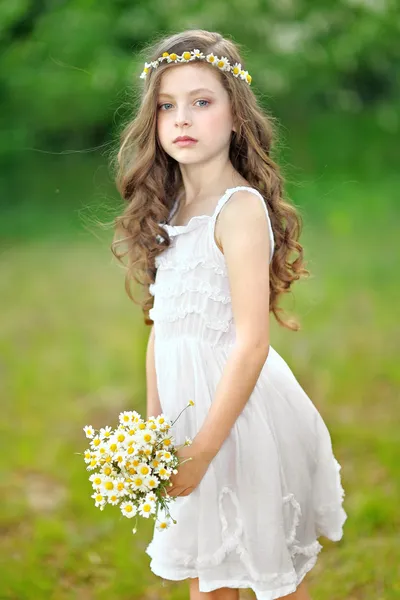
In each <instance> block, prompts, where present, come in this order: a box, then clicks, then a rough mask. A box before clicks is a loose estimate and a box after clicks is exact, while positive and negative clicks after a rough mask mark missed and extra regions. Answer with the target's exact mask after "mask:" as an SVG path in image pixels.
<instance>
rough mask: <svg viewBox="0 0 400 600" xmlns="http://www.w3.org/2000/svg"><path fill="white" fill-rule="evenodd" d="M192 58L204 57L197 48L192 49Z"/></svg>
mask: <svg viewBox="0 0 400 600" xmlns="http://www.w3.org/2000/svg"><path fill="white" fill-rule="evenodd" d="M192 54H193V58H205V56H204V54H203V53H202V52H200V50H198V49H197V48H195V49H194V50H192Z"/></svg>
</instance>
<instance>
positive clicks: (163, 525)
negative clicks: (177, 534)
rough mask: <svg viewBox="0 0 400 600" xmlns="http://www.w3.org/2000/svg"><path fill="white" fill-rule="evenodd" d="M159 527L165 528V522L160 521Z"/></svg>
mask: <svg viewBox="0 0 400 600" xmlns="http://www.w3.org/2000/svg"><path fill="white" fill-rule="evenodd" d="M160 528H161V529H166V528H167V524H166V522H165V521H163V522H162V523H160Z"/></svg>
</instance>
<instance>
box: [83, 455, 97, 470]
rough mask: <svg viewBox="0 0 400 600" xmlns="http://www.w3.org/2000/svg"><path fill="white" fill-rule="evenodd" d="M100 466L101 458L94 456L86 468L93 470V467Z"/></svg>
mask: <svg viewBox="0 0 400 600" xmlns="http://www.w3.org/2000/svg"><path fill="white" fill-rule="evenodd" d="M98 466H99V459H98V458H97V457H94V456H92V458H91V459H90V463H89V464H88V466H87V467H86V469H87V470H88V471H93V469H97V467H98Z"/></svg>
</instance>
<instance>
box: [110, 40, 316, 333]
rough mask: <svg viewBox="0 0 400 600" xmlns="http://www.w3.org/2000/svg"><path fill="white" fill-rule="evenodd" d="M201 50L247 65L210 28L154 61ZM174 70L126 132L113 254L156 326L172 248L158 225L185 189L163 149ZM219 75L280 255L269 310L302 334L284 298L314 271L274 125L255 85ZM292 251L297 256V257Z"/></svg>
mask: <svg viewBox="0 0 400 600" xmlns="http://www.w3.org/2000/svg"><path fill="white" fill-rule="evenodd" d="M193 48H197V49H199V50H200V51H201V52H203V53H204V54H209V53H211V52H212V53H214V54H217V55H220V56H221V55H222V56H226V57H227V58H228V59H229V61H230V62H231V63H232V64H233V63H235V62H238V63H241V64H243V59H242V57H241V56H240V54H239V50H238V46H237V44H235V43H233V42H232V41H231V40H228V39H225V38H224V37H222V36H221V35H220V34H219V33H214V32H209V31H205V30H188V31H184V32H182V33H178V34H175V35H172V36H169V37H165V38H163V39H161V40H160V41H158V42H157V43H156V44H155V45H154V46H153V47H152V48H150V50H149V49H148V55H147V58H146V60H147V61H148V62H151V61H152V60H156V59H157V57H159V56H161V55H162V54H163V53H164V52H170V53H171V52H174V53H176V54H182V53H183V52H184V51H185V50H187V49H193ZM172 64H174V63H172ZM168 68H169V64H168V63H162V64H160V66H159V67H158V68H157V69H152V70H151V72H150V73H149V74H148V76H147V77H146V80H145V83H144V88H143V93H142V97H141V103H140V106H139V108H138V111H137V114H136V116H135V118H134V119H133V120H132V121H131V122H129V123H128V124H127V125H126V127H125V128H124V130H123V131H122V134H121V144H120V148H119V152H118V155H117V173H116V184H117V188H118V191H119V193H120V194H121V196H122V198H123V199H124V200H126V202H127V206H126V208H125V210H124V212H123V214H122V215H121V216H118V217H116V219H115V232H116V233H115V238H114V240H113V243H112V246H111V249H112V252H113V253H114V255H115V256H116V257H117V259H118V260H120V261H121V262H123V258H125V257H127V265H126V268H127V272H126V278H125V288H126V291H127V293H128V295H129V297H130V298H131V300H133V301H134V302H135V303H138V304H140V305H141V307H142V310H143V313H144V322H145V323H146V325H151V324H152V323H153V321H152V320H151V319H150V318H149V317H148V312H149V310H150V309H151V308H152V306H153V301H154V298H153V296H152V295H151V294H150V293H149V285H150V284H151V283H154V281H155V275H156V267H155V258H156V256H157V255H159V254H160V253H161V252H163V251H164V250H165V248H168V247H169V245H170V238H169V236H168V233H167V232H166V231H165V230H164V229H163V228H161V227H160V226H159V224H158V223H160V222H165V221H166V220H167V219H168V217H169V215H170V211H171V209H172V206H173V202H174V201H175V199H176V198H177V197H178V196H179V195H180V192H181V191H182V187H183V183H182V178H181V174H180V170H179V165H178V164H177V163H176V161H174V160H173V159H172V158H171V157H170V156H169V155H168V154H166V152H164V150H163V149H162V148H161V147H160V145H159V143H158V141H157V135H156V124H157V96H158V90H159V86H160V79H161V76H162V73H163V72H164V70H165V69H168ZM208 68H214V67H212V66H211V65H210V66H209V67H208ZM217 71H218V74H219V77H220V79H221V83H222V85H223V86H224V87H225V89H226V90H227V91H228V93H229V97H230V99H231V109H232V115H233V119H234V123H235V125H236V129H237V130H236V132H232V139H231V145H230V151H229V158H230V161H231V162H232V165H233V167H234V168H235V170H236V171H237V172H238V173H240V175H242V177H244V178H245V179H246V180H247V181H248V182H249V184H250V186H252V187H254V188H256V189H257V190H258V191H259V192H260V193H261V194H262V195H263V197H264V198H265V200H266V202H267V206H268V211H269V214H270V218H271V224H272V228H273V232H274V237H275V252H274V255H273V259H272V262H271V265H270V306H269V310H270V311H271V312H272V313H273V314H274V316H275V318H276V319H277V321H278V322H279V323H280V324H281V325H283V326H285V327H288V328H289V329H292V330H297V329H299V325H298V323H296V322H294V321H285V320H284V319H283V318H282V317H281V313H282V309H281V308H280V307H279V306H278V299H279V297H280V296H281V295H282V294H285V293H288V292H289V291H290V287H291V285H292V284H293V282H294V281H296V280H298V279H299V278H300V277H301V276H302V275H307V274H308V271H307V270H306V269H305V268H304V262H303V247H302V246H301V244H300V243H299V241H298V240H299V236H300V232H301V227H302V222H301V217H300V215H299V214H298V212H297V210H296V209H295V208H294V206H292V205H291V204H289V203H288V202H286V201H285V200H284V199H283V178H282V175H281V174H280V170H279V168H278V166H277V164H276V163H275V162H274V161H273V160H272V158H271V156H270V151H271V145H272V141H273V138H274V126H273V120H272V119H271V117H269V116H267V115H266V114H265V112H263V111H262V109H261V108H260V107H259V106H258V103H257V99H256V97H255V95H254V93H253V91H252V89H251V88H250V86H248V85H244V82H243V81H240V80H238V79H237V78H235V77H232V75H231V74H229V73H225V72H224V71H221V70H220V69H218V70H217ZM119 233H121V234H122V237H121V238H120V239H118V238H117V235H118V234H119ZM158 236H162V238H164V241H163V242H162V243H161V242H159V241H158V240H157V238H158ZM121 244H126V249H125V250H124V251H121V252H120V251H118V249H117V248H118V246H120V245H121ZM292 253H295V255H296V256H295V257H294V258H293V257H292V256H291V255H292ZM133 281H135V282H137V283H138V284H140V285H141V286H142V288H143V289H144V290H145V297H144V298H143V299H142V300H140V301H139V302H136V299H135V297H134V295H133V293H132V290H131V286H130V284H131V282H133Z"/></svg>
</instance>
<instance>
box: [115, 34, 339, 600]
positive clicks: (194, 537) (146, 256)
mask: <svg viewBox="0 0 400 600" xmlns="http://www.w3.org/2000/svg"><path fill="white" fill-rule="evenodd" d="M242 64H243V61H242V59H241V57H240V55H239V52H238V49H237V47H236V46H235V44H233V43H232V42H231V41H229V40H227V39H224V38H223V37H222V36H221V35H219V34H218V33H211V32H208V31H203V30H194V31H185V32H183V33H180V34H177V35H173V36H171V37H168V38H167V39H164V40H163V41H161V42H159V43H157V45H156V46H155V47H154V48H153V50H151V51H150V52H149V58H148V61H147V62H146V63H145V67H144V70H143V73H142V75H141V77H142V78H143V79H144V80H145V81H144V91H143V96H142V101H141V105H140V107H139V110H138V114H137V116H136V118H135V119H134V120H133V122H132V123H131V124H129V125H128V126H127V127H126V129H125V131H124V133H123V135H122V145H121V148H120V151H119V155H118V158H119V172H118V185H119V190H120V192H121V194H122V196H123V198H125V199H126V200H127V202H128V206H127V208H126V210H125V212H124V214H123V215H122V216H121V217H119V218H118V219H117V229H118V230H120V231H121V232H122V233H123V237H124V239H123V240H119V241H118V242H117V243H120V242H122V241H123V242H125V243H128V249H127V251H126V252H125V254H122V253H121V254H118V253H116V255H117V257H118V258H120V259H121V258H122V256H125V255H128V258H129V272H128V275H132V277H134V278H135V280H136V281H138V282H140V283H141V284H143V286H144V288H145V290H146V291H148V294H147V296H146V297H145V299H144V301H143V302H142V306H143V310H144V312H145V314H146V315H147V313H148V316H149V317H150V319H151V320H150V319H146V324H152V323H154V327H153V328H152V330H151V333H150V337H149V342H148V349H147V355H146V372H147V416H148V417H149V416H150V415H154V416H155V415H159V414H161V413H162V412H165V413H166V414H167V415H168V416H170V417H172V418H174V417H176V416H177V415H178V413H180V411H181V410H182V409H183V408H184V407H185V406H186V405H187V404H188V400H189V399H193V401H194V407H193V408H189V409H188V410H186V411H185V412H184V413H183V414H182V415H181V417H180V419H179V420H178V421H177V423H176V424H175V425H174V427H173V435H174V437H175V442H176V443H177V444H183V443H184V441H185V439H186V437H190V438H192V439H193V443H192V445H191V446H189V447H188V446H185V447H184V448H182V449H181V450H180V451H179V454H180V455H181V456H182V458H187V457H189V456H190V457H191V459H192V460H191V461H187V462H185V464H184V465H182V466H181V467H180V468H179V470H178V473H177V474H176V475H175V476H174V477H173V479H172V483H173V486H172V487H171V488H170V495H171V496H174V497H175V498H176V499H175V502H173V503H172V506H171V516H172V517H173V518H174V519H175V520H176V521H177V523H176V524H172V525H171V527H170V528H168V529H166V530H164V531H159V530H158V529H157V528H155V530H154V535H153V539H152V541H151V543H150V544H149V546H148V547H147V553H148V554H149V556H150V557H151V558H152V560H151V565H150V566H151V569H152V571H153V572H154V573H155V574H157V575H159V576H161V577H163V578H165V579H170V580H182V579H189V580H190V586H189V587H190V598H191V600H197V599H200V598H209V599H223V600H234V599H237V598H238V597H239V588H251V589H252V590H253V591H254V592H255V594H256V597H257V599H258V600H271V599H273V598H281V597H284V596H286V597H287V596H288V595H289V596H290V597H291V598H296V599H298V600H300V599H306V598H309V596H308V593H307V590H306V588H305V582H303V579H304V577H305V575H306V573H307V572H308V571H309V570H310V569H311V568H312V567H313V566H314V564H315V562H316V559H317V555H318V553H319V551H320V549H321V547H322V546H321V545H320V543H319V542H318V539H317V538H318V537H319V536H320V535H324V536H326V537H328V538H329V539H331V540H340V539H341V537H342V526H343V523H344V521H345V519H346V513H345V512H344V510H343V507H342V501H343V495H344V491H343V489H342V486H341V480H340V473H339V471H340V465H339V464H338V462H337V461H336V459H335V457H334V455H333V451H332V445H331V439H330V434H329V432H328V430H327V428H326V426H325V424H324V422H323V420H322V417H321V416H320V414H319V413H318V411H317V409H316V408H315V406H314V405H313V403H312V402H311V400H310V399H309V398H308V396H307V395H306V393H305V392H304V391H303V389H302V388H301V387H300V384H299V383H298V382H297V380H296V379H295V376H294V375H293V373H292V372H291V370H290V368H289V367H288V365H287V364H286V362H285V361H284V360H283V358H281V357H280V355H279V354H278V353H277V352H276V351H275V350H274V349H273V348H272V347H271V346H270V343H269V312H272V313H273V314H274V316H275V317H276V318H277V320H278V321H279V323H280V324H281V325H283V326H286V327H289V328H291V329H297V328H298V327H297V325H296V324H293V323H290V322H287V321H285V320H284V319H283V317H282V316H281V314H280V309H279V307H278V300H279V297H280V296H281V295H282V294H283V293H285V292H288V291H289V289H290V287H291V285H292V283H293V282H294V281H296V280H297V279H299V277H300V276H302V275H305V274H306V273H307V271H306V269H305V268H304V265H303V253H302V246H301V245H300V244H299V242H298V236H299V231H300V218H299V216H298V215H297V213H296V211H295V209H294V208H293V207H292V206H290V205H289V204H287V203H286V202H285V201H284V200H283V198H282V178H281V176H280V174H279V170H278V167H277V165H276V164H275V163H274V162H273V160H272V159H271V156H270V149H271V137H272V135H271V133H272V130H271V123H270V120H269V119H268V118H267V116H266V115H264V114H263V113H262V111H261V109H260V108H259V107H258V104H257V101H256V98H255V96H254V94H253V92H252V88H251V75H250V74H249V73H248V72H247V71H246V70H245V69H244V67H243V66H242ZM293 252H295V253H296V255H297V257H296V258H295V259H291V256H292V253H293ZM138 274H139V275H140V278H139V277H138ZM128 292H129V288H128ZM129 294H130V296H131V297H132V299H133V296H132V294H131V293H130V292H129ZM153 301H154V304H153ZM268 307H269V310H268ZM302 582H303V583H302Z"/></svg>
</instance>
